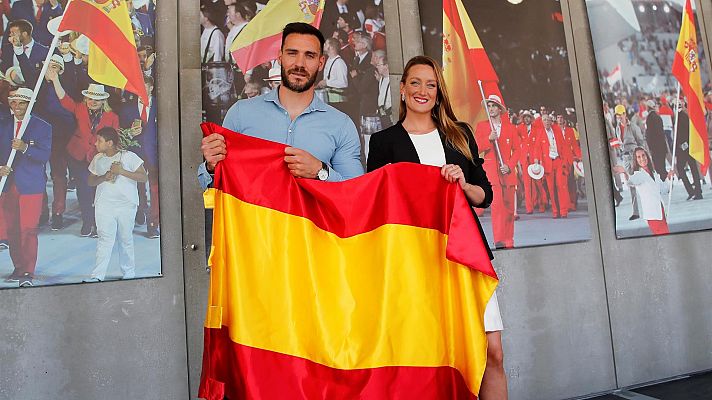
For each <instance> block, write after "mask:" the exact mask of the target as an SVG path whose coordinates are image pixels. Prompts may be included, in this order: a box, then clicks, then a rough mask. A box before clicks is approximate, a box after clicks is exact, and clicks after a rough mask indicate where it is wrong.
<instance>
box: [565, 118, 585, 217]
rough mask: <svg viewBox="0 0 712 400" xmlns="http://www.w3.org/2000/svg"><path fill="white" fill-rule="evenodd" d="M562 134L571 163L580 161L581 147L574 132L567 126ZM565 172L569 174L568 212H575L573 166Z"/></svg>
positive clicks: (575, 193) (576, 191) (575, 190)
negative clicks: (569, 152)
mask: <svg viewBox="0 0 712 400" xmlns="http://www.w3.org/2000/svg"><path fill="white" fill-rule="evenodd" d="M563 132H564V140H565V141H566V143H567V144H568V146H569V150H570V151H571V157H572V160H571V161H572V162H573V161H578V160H581V146H580V145H579V141H578V139H576V131H574V128H571V127H568V126H567V127H566V129H564V130H563ZM567 171H568V172H569V175H568V184H569V210H570V211H576V205H577V204H578V190H577V187H576V176H575V175H574V170H573V164H569V166H568V168H567Z"/></svg>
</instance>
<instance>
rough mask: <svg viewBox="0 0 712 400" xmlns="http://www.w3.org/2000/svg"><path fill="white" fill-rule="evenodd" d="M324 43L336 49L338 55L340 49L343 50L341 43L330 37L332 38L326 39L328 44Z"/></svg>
mask: <svg viewBox="0 0 712 400" xmlns="http://www.w3.org/2000/svg"><path fill="white" fill-rule="evenodd" d="M324 43H325V44H329V46H331V47H333V48H334V49H336V52H337V53H338V51H339V49H341V43H339V41H338V40H336V39H334V38H333V37H330V38H328V39H326V42H324Z"/></svg>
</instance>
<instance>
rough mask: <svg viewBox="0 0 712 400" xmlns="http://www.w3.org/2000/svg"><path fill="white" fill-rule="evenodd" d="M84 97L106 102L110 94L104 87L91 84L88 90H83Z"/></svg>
mask: <svg viewBox="0 0 712 400" xmlns="http://www.w3.org/2000/svg"><path fill="white" fill-rule="evenodd" d="M82 95H84V97H88V98H90V99H93V100H106V99H108V98H109V93H106V91H105V90H104V85H98V84H96V83H90V84H89V87H88V88H87V90H82Z"/></svg>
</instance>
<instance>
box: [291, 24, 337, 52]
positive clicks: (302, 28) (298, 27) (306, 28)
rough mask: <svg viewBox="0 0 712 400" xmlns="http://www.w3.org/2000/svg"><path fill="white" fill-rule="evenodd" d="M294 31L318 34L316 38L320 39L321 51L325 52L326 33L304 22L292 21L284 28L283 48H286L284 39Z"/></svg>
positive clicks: (302, 33)
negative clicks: (323, 33)
mask: <svg viewBox="0 0 712 400" xmlns="http://www.w3.org/2000/svg"><path fill="white" fill-rule="evenodd" d="M293 33H297V34H300V35H312V36H316V38H317V39H319V44H320V46H319V47H320V49H321V51H320V52H321V53H323V52H324V42H326V40H325V39H324V35H322V34H321V31H319V30H318V29H316V28H315V27H313V26H311V25H309V24H307V23H304V22H292V23H289V24H287V25H286V26H285V27H284V30H282V47H281V48H282V49H284V41H285V40H286V39H287V36H289V35H291V34H293Z"/></svg>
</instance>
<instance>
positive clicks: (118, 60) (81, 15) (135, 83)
mask: <svg viewBox="0 0 712 400" xmlns="http://www.w3.org/2000/svg"><path fill="white" fill-rule="evenodd" d="M65 30H66V31H75V32H79V33H82V34H84V35H85V36H86V37H88V38H89V40H90V41H91V43H90V45H89V76H90V77H91V78H92V79H94V80H95V81H97V82H99V83H103V84H104V85H108V86H113V87H117V88H121V89H124V90H127V91H129V92H131V93H135V94H136V95H137V96H139V97H140V98H141V99H142V101H143V102H144V103H146V104H147V103H148V95H147V94H146V86H145V85H144V83H143V71H141V64H140V62H139V59H138V53H137V51H136V41H135V40H134V34H133V27H132V25H131V18H130V17H129V10H128V8H127V6H126V0H71V1H70V2H69V4H68V5H67V9H66V10H65V11H64V17H62V22H61V23H60V24H59V31H65Z"/></svg>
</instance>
